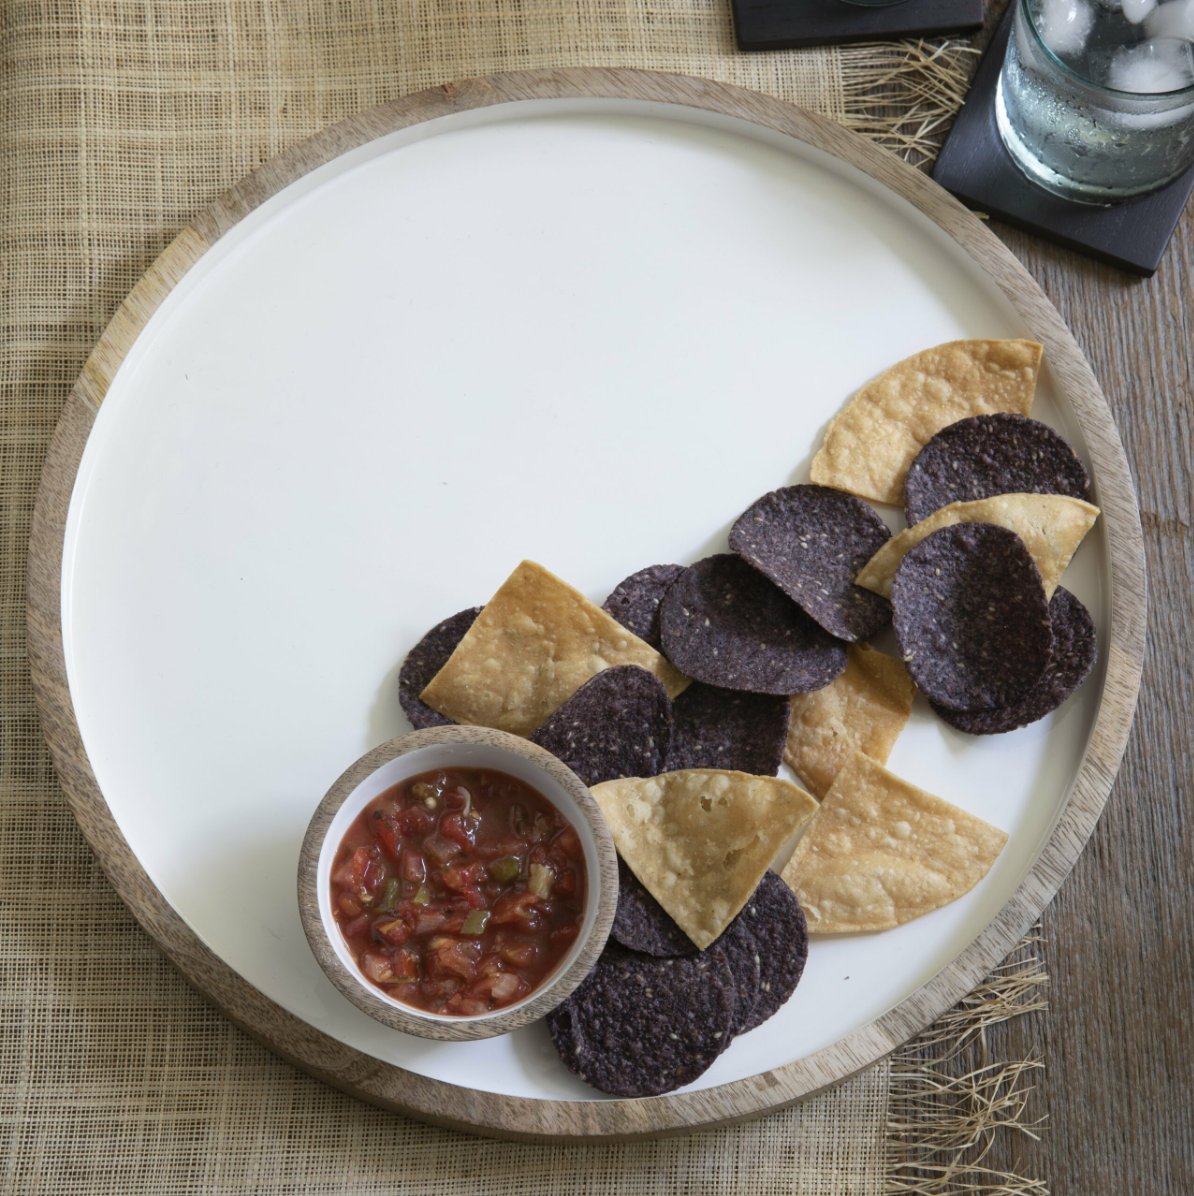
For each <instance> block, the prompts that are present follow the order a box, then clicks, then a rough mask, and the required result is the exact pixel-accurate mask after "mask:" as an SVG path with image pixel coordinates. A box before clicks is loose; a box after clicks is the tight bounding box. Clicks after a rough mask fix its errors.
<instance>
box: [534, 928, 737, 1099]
mask: <svg viewBox="0 0 1194 1196" xmlns="http://www.w3.org/2000/svg"><path fill="white" fill-rule="evenodd" d="M735 1001H736V993H735V988H734V978H733V974H732V973H731V971H730V966H729V964H728V963H727V961H726V957H725V955H724V953H723V952H721V951H718V950H716V949H715V948H710V950H708V951H704V952H701V954H699V955H690V956H681V957H677V958H669V959H659V958H656V957H654V956H651V955H642V954H639V953H638V952H636V951H627V950H626V949H625V948H624V947H619V946H618V945H617V944H616V943H614V944H610V945H608V946H607V947H606V949H605V951H603V952H602V955H601V958H600V959H599V960H598V961H597V966H596V967H595V968H594V969H593V970H592V971H591V972H590V973H589V974H588V976H586V977H585V979H584V981H583V982H582V983H581V984H580V986H579V987H578V988H577V989H576V990H575V992H573V993H572V995H571V996H569V997H568V999H567V1000H565V1001H564V1002H562V1003H561V1004H560V1005H557V1006H556V1008H555V1009H553V1010H552V1011H551V1013H549V1014H548V1015H547V1026H548V1029H549V1030H550V1032H551V1039H552V1042H553V1043H554V1044H555V1047H556V1050H557V1051H558V1052H559V1054H560V1058H561V1059H562V1060H563V1062H564V1065H565V1066H566V1067H567V1068H568V1069H569V1071H572V1072H574V1073H575V1074H577V1075H578V1076H580V1077H581V1079H583V1080H584V1081H585V1082H586V1083H588V1084H591V1085H592V1086H593V1087H594V1088H597V1089H599V1090H600V1091H601V1092H608V1093H611V1094H612V1095H614V1096H627V1097H640V1096H660V1095H662V1094H663V1093H665V1092H673V1091H674V1090H675V1089H677V1088H682V1087H684V1085H685V1084H691V1083H692V1082H693V1081H694V1080H696V1079H698V1078H699V1077H700V1076H701V1075H702V1074H703V1073H704V1072H705V1071H707V1070H708V1068H709V1065H710V1064H711V1063H712V1062H713V1060H714V1059H716V1058H717V1056H718V1055H720V1054H721V1052H722V1051H723V1050H724V1049H725V1047H726V1044H727V1043H728V1042H729V1040H730V1037H731V1035H730V1026H731V1025H732V1023H733V1018H734V1007H735Z"/></svg>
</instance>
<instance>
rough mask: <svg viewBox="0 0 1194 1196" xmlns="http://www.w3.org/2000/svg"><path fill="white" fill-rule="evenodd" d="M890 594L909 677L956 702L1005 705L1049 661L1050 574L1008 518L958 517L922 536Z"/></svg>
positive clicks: (971, 706) (932, 696) (953, 705)
mask: <svg viewBox="0 0 1194 1196" xmlns="http://www.w3.org/2000/svg"><path fill="white" fill-rule="evenodd" d="M891 602H892V607H893V609H894V611H895V630H896V638H897V639H898V640H899V644H900V654H901V656H902V657H903V660H904V664H905V666H906V667H907V669H908V672H909V674H910V675H911V677H912V680H913V681H915V682H916V684H917V686H918V687H919V688H920V689H921V691H922V692H923V693H924V695H925V696H926V697H927V698H928V699H929V700H930V701H932V702H936V703H938V704H939V705H941V706H945V707H948V708H949V709H950V710H967V711H974V710H994V709H997V708H998V707H1000V706H1008V705H1010V704H1011V703H1012V702H1014V701H1016V700H1017V699H1018V698H1021V697H1022V696H1023V695H1024V694H1025V693H1027V692H1028V690H1029V689H1030V688H1031V687H1032V686H1033V685H1034V684H1036V682H1037V681H1038V679H1039V678H1040V676H1041V674H1042V673H1043V672H1044V671H1045V666H1046V665H1047V664H1048V662H1049V653H1050V651H1051V650H1052V647H1053V629H1052V626H1051V623H1050V619H1049V604H1048V603H1047V602H1046V601H1045V586H1044V582H1043V581H1042V580H1041V573H1040V570H1039V569H1038V568H1037V566H1036V562H1035V561H1034V560H1033V559H1032V555H1031V554H1030V553H1029V551H1028V549H1027V548H1026V547H1025V546H1024V541H1023V540H1021V539H1020V537H1019V536H1017V535H1016V533H1015V532H1013V531H1009V530H1008V529H1007V528H1005V527H999V526H997V525H996V524H993V523H957V524H953V525H952V526H950V527H943V528H940V529H939V530H938V531H935V532H933V534H932V535H930V536H926V537H925V538H924V539H923V540H922V541H921V542H920V543H919V544H917V545H915V546H914V547H913V548H912V549H910V550H909V552H908V554H907V555H906V556H905V557H904V559H903V560H902V561H901V562H900V565H899V568H898V569H896V572H895V577H894V579H893V581H892V585H891Z"/></svg>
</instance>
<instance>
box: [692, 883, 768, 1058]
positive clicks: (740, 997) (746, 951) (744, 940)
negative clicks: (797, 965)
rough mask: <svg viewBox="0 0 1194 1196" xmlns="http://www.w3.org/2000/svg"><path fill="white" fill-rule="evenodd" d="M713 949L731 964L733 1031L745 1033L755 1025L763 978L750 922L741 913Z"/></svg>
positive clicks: (711, 948) (732, 1033)
mask: <svg viewBox="0 0 1194 1196" xmlns="http://www.w3.org/2000/svg"><path fill="white" fill-rule="evenodd" d="M747 904H749V902H748V903H747ZM709 950H710V951H718V950H720V951H722V952H724V953H725V957H726V962H727V963H728V964H729V965H730V971H731V972H732V973H733V976H734V993H735V996H736V1000H735V1002H734V1020H733V1022H732V1023H731V1024H730V1034H731V1035H736V1034H742V1033H743V1032H745V1030H746V1029H747V1027H748V1026H750V1025H751V1018H752V1017H753V1016H754V1011H755V1006H756V1005H757V1004H758V1002H759V993H760V992H761V991H762V982H763V961H762V956H761V954H760V952H759V945H758V942H757V941H756V939H755V936H754V932H753V931H752V930H751V927H750V922H749V921H748V920H747V919H744V918H743V917H742V915H741V913H739V915H738V917H736V918H735V919H734V920H733V921H732V922H731V923H730V924H729V926H727V927H726V929H725V930H724V932H723V933H722V935H721V937H720V938H719V939H718V940H717V942H716V943H714V944H713V946H711V947H710V948H709ZM777 1008H778V1006H777Z"/></svg>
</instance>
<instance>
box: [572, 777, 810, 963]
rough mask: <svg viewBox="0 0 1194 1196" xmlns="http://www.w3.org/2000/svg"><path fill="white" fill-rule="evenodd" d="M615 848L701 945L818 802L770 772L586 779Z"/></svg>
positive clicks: (724, 921)
mask: <svg viewBox="0 0 1194 1196" xmlns="http://www.w3.org/2000/svg"><path fill="white" fill-rule="evenodd" d="M592 792H593V797H594V798H596V800H597V804H598V805H599V806H600V807H601V812H602V814H604V815H605V820H606V822H608V823H609V827H610V830H611V831H612V832H613V836H614V846H615V847H616V848H617V849H618V854H619V855H621V857H622V858H623V859H624V860H625V861H626V863H627V864H628V865H629V866H630V870H631V871H632V872H633V873H634V874H635V876H637V877H638V878H639V880H641V881H642V882H643V884H644V885H645V886H646V888H647V890H648V891H649V892H650V894H651V896H652V897H654V898H655V900H656V901H658V902H659V904H660V905H662V906H663V908H664V909H665V910H667V912H668V913H669V914H671V916H672V918H673V919H675V921H676V922H677V923H678V924H679V926H680V929H681V930H683V931H684V933H685V934H686V935H688V937H689V938H690V939H692V941H693V942H694V943H696V945H697V946H698V947H700V948H701V950H702V951H703V950H704V949H705V948H706V947H707V946H709V944H710V943H712V942H713V941H714V939H716V938H717V937H718V935H720V934H721V932H722V931H723V930H725V928H726V927H727V926H728V925H729V924H730V922H731V921H732V920H733V918H734V915H735V914H737V912H738V911H739V910H740V909H741V908H742V907H743V905H745V904H746V901H747V898H749V897H750V895H751V894H752V893H753V892H754V891H755V889H756V888H757V887H758V883H759V881H760V880H762V879H763V873H764V872H766V871H767V868H768V866H769V865H770V864H771V861H772V860H773V859H774V858H775V853H776V852H777V851H778V850H779V849H780V847H781V846H782V845H783V844H784V842H785V840H787V839H788V838H790V837H791V836H792V835H794V834H795V833H796V831H797V830H799V828H800V827H801V826H803V825H804V823H805V822H807V821H808V819H809V818H811V817H812V815H813V812H814V811H815V810H816V808H817V803H816V801H815V800H814V799H813V798H811V797H810V796H809V795H808V794H807V793H805V792H804V790H803V789H799V788H797V786H795V785H793V784H792V783H791V782H790V781H782V780H780V779H779V778H778V777H756V776H751V775H750V773H745V772H727V771H722V770H720V769H712V768H691V769H686V770H684V771H682V772H665V773H664V774H663V775H662V776H658V777H647V778H645V779H644V778H638V777H627V778H626V779H624V780H619V781H606V782H605V783H604V784H601V785H595V786H594V787H593V791H592Z"/></svg>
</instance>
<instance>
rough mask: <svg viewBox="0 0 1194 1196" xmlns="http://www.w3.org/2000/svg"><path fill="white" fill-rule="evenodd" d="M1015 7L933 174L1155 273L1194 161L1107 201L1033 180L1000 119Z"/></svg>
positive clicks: (1020, 220)
mask: <svg viewBox="0 0 1194 1196" xmlns="http://www.w3.org/2000/svg"><path fill="white" fill-rule="evenodd" d="M1014 10H1015V5H1014V4H1013V5H1011V6H1010V7H1009V8H1008V11H1007V16H1005V17H1004V19H1003V21H1002V23H1001V24H1000V26H999V28H998V30H996V33H995V36H994V38H993V39H992V40H991V45H990V47H989V48H988V50H987V53H986V55H985V56H984V58H983V60H982V62H981V63H980V64H979V68H978V74H977V75H975V77H974V83H973V85H972V86H971V88H970V94H969V95H968V96H967V97H966V103H965V104H963V105H962V109H961V111H960V112H959V113H958V115H957V117H956V118H955V120H954V124H953V128H952V129H951V130H950V133H949V137H948V138H947V140H946V142H945V145H944V146H943V147H942V149H941V153H940V155H939V156H938V158H937V164H936V165H935V166H934V167H933V178H934V179H935V180H936V181H937V182H938V183H940V184H941V186H943V187H944V188H945V189H946V190H947V191H952V192H953V194H954V195H956V196H957V197H958V198H959V199H960V200H961V201H962V202H963V203H964V204H966V205H967V207H971V208H978V209H979V210H980V211H983V212H987V213H989V214H990V215H992V216H997V217H998V218H999V219H1000V220H1005V221H1006V222H1007V223H1008V224H1014V225H1015V226H1016V227H1017V228H1024V229H1027V230H1028V231H1029V232H1033V233H1037V234H1039V235H1040V236H1042V237H1045V238H1046V239H1048V240H1050V241H1056V242H1057V243H1058V244H1059V245H1064V246H1066V247H1067V248H1068V249H1076V250H1077V251H1078V252H1079V253H1085V254H1088V255H1089V256H1090V257H1093V258H1098V259H1099V261H1102V262H1109V263H1110V264H1111V265H1113V266H1118V267H1119V268H1120V269H1121V270H1130V271H1132V272H1133V273H1135V274H1144V275H1146V276H1147V275H1151V274H1152V273H1154V271H1155V270H1156V268H1157V266H1158V264H1159V263H1160V261H1161V255H1162V254H1163V253H1164V252H1165V247H1166V245H1168V244H1169V238H1170V237H1172V236H1173V230H1174V228H1175V227H1176V226H1177V222H1178V220H1179V219H1180V218H1181V214H1182V209H1183V208H1184V207H1185V206H1186V200H1188V199H1189V198H1190V192H1191V191H1192V190H1194V167H1191V168H1190V169H1189V170H1187V171H1186V173H1185V174H1183V175H1181V176H1179V177H1178V178H1176V179H1174V180H1173V182H1172V183H1169V184H1167V185H1166V186H1164V187H1162V188H1161V189H1160V190H1159V191H1154V192H1153V193H1152V194H1151V195H1142V196H1140V198H1138V199H1130V200H1127V201H1125V202H1123V203H1117V204H1112V205H1111V206H1110V207H1096V206H1095V205H1093V204H1085V203H1074V202H1072V201H1070V200H1065V199H1062V198H1060V197H1059V196H1056V195H1053V194H1051V193H1050V192H1048V191H1046V190H1044V188H1042V187H1038V186H1037V185H1036V184H1035V183H1032V182H1030V181H1029V180H1028V179H1027V178H1026V177H1025V176H1024V174H1023V173H1022V172H1021V171H1020V168H1019V167H1018V166H1017V165H1016V164H1015V163H1014V162H1013V161H1012V159H1011V158H1010V157H1009V156H1008V152H1007V150H1005V149H1004V148H1003V142H1002V141H1001V140H1000V137H999V130H998V128H997V127H996V125H995V85H996V83H997V82H998V81H999V71H1000V68H1001V67H1002V66H1003V52H1004V50H1005V48H1006V47H1007V39H1008V36H1009V35H1010V33H1011V28H1012V16H1013V14H1014Z"/></svg>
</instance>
